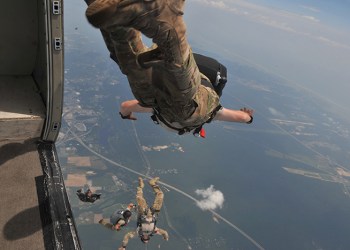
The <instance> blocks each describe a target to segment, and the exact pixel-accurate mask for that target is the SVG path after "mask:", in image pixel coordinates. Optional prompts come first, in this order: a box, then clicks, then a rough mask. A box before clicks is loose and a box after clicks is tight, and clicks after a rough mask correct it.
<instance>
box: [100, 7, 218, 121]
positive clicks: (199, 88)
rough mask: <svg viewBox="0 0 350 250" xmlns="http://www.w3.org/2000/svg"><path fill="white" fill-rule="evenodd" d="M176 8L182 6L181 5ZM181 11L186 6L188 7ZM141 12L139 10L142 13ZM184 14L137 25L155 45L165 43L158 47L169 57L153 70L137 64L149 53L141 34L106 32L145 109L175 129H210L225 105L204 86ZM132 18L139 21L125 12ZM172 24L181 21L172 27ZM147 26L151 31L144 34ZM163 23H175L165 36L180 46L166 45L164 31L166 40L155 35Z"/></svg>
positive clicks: (121, 29)
mask: <svg viewBox="0 0 350 250" xmlns="http://www.w3.org/2000/svg"><path fill="white" fill-rule="evenodd" d="M176 3H177V4H180V2H176ZM174 4H175V2H174ZM180 5H181V6H182V5H183V3H181V4H180ZM137 6H138V5H137ZM140 6H142V5H140ZM140 6H138V7H137V8H141V7H140ZM135 8H136V7H135ZM180 9H182V7H181V8H179V10H178V11H174V10H173V7H171V8H164V9H162V10H161V11H160V14H159V15H160V16H163V17H162V18H163V19H164V20H163V19H161V20H160V21H159V22H158V21H157V19H156V18H155V17H152V15H149V17H144V18H143V19H140V23H138V24H137V25H136V24H134V25H135V27H138V25H139V26H140V29H141V30H143V31H145V32H146V33H150V34H146V35H148V36H149V37H152V38H153V41H155V42H158V41H159V44H156V45H157V46H158V47H159V48H160V50H161V51H162V53H163V52H164V56H165V58H164V60H161V61H160V62H159V63H156V64H153V66H152V67H151V68H148V69H144V68H141V67H140V65H138V63H137V55H138V54H141V53H143V52H145V51H147V50H149V48H147V47H146V46H145V45H144V43H143V42H142V37H141V32H140V31H139V30H137V29H136V28H132V27H127V26H121V25H111V26H109V27H108V30H107V28H106V29H105V30H104V29H103V28H101V32H102V35H103V37H104V40H105V43H106V45H107V48H108V50H109V52H110V55H111V57H112V58H113V59H115V61H116V62H117V63H118V65H119V67H120V69H121V71H122V73H123V74H125V75H126V76H127V78H128V81H129V84H130V88H131V91H132V93H133V94H134V96H135V98H136V99H137V100H138V101H139V103H140V105H141V106H143V107H151V108H156V109H157V110H158V111H159V113H160V115H161V116H162V117H163V118H164V119H166V120H167V121H168V122H169V123H178V124H180V126H182V127H193V126H197V125H201V124H203V123H205V122H206V121H207V120H208V119H209V118H210V116H211V114H212V112H213V111H214V109H215V108H216V107H217V106H218V105H219V97H218V95H217V94H216V93H215V91H214V90H213V89H211V88H209V87H205V86H203V85H201V74H200V72H199V69H198V67H197V64H196V62H195V60H194V57H193V54H192V52H191V49H190V46H189V44H188V42H187V39H186V35H185V33H186V26H185V23H184V21H183V18H182V14H181V11H180ZM162 12H164V13H162ZM127 13H129V14H130V13H131V14H134V15H136V14H135V13H133V12H132V11H131V12H126V11H125V12H122V11H121V13H120V15H123V14H125V15H126V16H125V18H126V19H128V18H127V17H128V15H127ZM149 13H151V11H150V12H149ZM147 14H148V12H145V16H147ZM114 18H117V17H114ZM120 18H121V17H120ZM120 18H119V19H120ZM147 18H148V19H147ZM172 18H173V19H172ZM117 19H118V18H117ZM119 19H118V22H119V23H122V21H121V20H122V19H121V20H119ZM130 19H131V18H130ZM171 20H176V21H175V23H172V21H171ZM148 21H149V22H148ZM116 23H117V22H116ZM147 23H148V25H149V27H148V26H147V27H148V28H143V27H144V26H145V25H146V24H147ZM163 23H172V24H171V25H173V26H171V25H170V26H171V27H174V28H172V29H171V28H169V29H170V31H168V32H169V33H167V32H165V33H166V34H170V35H172V37H176V39H175V40H170V41H168V40H166V39H165V38H164V37H166V34H165V33H164V34H165V35H164V34H163V33H161V31H159V32H160V33H161V35H160V37H157V35H154V34H153V33H154V32H155V31H157V27H158V26H157V25H161V24H163ZM141 24H142V25H141ZM124 25H126V24H124ZM152 25H153V26H154V27H153V26H152ZM170 26H169V27H170ZM160 29H161V28H160ZM164 29H167V27H165V28H164ZM152 32H153V33H152ZM151 34H152V35H151ZM162 34H163V35H162ZM178 47H180V49H178ZM179 53H180V54H179ZM173 57H174V58H175V59H173ZM169 61H170V62H169Z"/></svg>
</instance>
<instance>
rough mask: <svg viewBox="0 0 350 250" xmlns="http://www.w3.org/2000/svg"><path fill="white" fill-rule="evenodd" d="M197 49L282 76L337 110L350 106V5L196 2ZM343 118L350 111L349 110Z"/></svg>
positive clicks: (192, 7) (189, 16)
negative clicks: (213, 52) (329, 103)
mask: <svg viewBox="0 0 350 250" xmlns="http://www.w3.org/2000/svg"><path fill="white" fill-rule="evenodd" d="M186 4H187V6H186V9H185V19H186V21H187V26H188V36H189V40H190V41H194V44H193V47H196V46H198V47H199V48H201V49H204V50H207V51H212V50H215V52H216V53H217V54H219V55H222V56H225V57H230V59H235V60H238V61H241V62H246V63H248V64H251V65H255V66H256V67H258V68H262V69H264V70H266V71H268V72H270V73H272V74H275V75H278V76H281V77H283V78H285V79H286V80H288V81H289V82H290V84H294V85H297V86H301V87H305V88H306V89H308V90H310V91H311V92H313V93H314V94H315V95H318V96H319V97H321V98H323V99H325V100H328V101H329V102H331V103H333V104H334V108H336V109H344V108H343V107H348V106H350V101H349V97H348V93H350V70H349V65H350V25H349V24H350V3H349V1H322V0H321V1H320V0H319V1H316V0H309V1H300V0H296V1H286V0H278V1H277V0H262V1H257V0H251V1H245V0H220V1H218V0H191V1H187V2H186ZM344 112H348V114H349V115H350V111H348V110H347V108H346V109H344Z"/></svg>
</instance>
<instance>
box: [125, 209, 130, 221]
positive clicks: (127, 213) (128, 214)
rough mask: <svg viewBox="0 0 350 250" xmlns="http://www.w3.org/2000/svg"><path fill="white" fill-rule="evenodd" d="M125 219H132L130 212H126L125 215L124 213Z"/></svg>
mask: <svg viewBox="0 0 350 250" xmlns="http://www.w3.org/2000/svg"><path fill="white" fill-rule="evenodd" d="M123 217H124V219H128V218H130V217H131V212H130V211H129V210H126V211H125V212H124V213H123Z"/></svg>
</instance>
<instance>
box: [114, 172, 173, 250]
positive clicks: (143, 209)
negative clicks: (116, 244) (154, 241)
mask: <svg viewBox="0 0 350 250" xmlns="http://www.w3.org/2000/svg"><path fill="white" fill-rule="evenodd" d="M158 180H159V177H156V178H153V179H152V180H150V181H149V184H150V185H151V187H152V188H153V191H154V193H155V196H156V197H155V199H154V202H153V205H152V206H151V207H148V205H147V202H146V200H145V198H144V197H143V188H144V183H143V180H142V178H141V177H139V186H138V187H137V192H136V201H137V211H138V215H137V229H136V231H131V232H128V233H127V234H126V235H125V236H124V239H123V243H122V246H121V247H120V248H119V250H123V249H126V245H127V244H128V242H129V240H130V239H132V238H134V237H135V236H136V235H138V236H139V237H140V239H141V241H142V242H143V243H148V242H149V240H150V239H151V237H152V236H153V235H155V234H158V235H162V236H163V239H164V240H168V239H169V236H168V233H167V231H165V230H163V229H161V228H158V227H157V226H156V222H157V217H158V214H159V212H160V209H161V208H162V205H163V199H164V194H163V192H162V190H161V189H160V188H159V186H158V185H157V182H158Z"/></svg>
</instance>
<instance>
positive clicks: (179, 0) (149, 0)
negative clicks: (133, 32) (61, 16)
mask: <svg viewBox="0 0 350 250" xmlns="http://www.w3.org/2000/svg"><path fill="white" fill-rule="evenodd" d="M183 6H184V0H96V1H94V2H93V3H91V4H90V5H89V7H88V8H87V10H86V17H87V19H88V21H89V22H90V23H91V24H92V25H93V26H94V27H96V28H105V29H107V30H108V28H110V27H113V26H127V27H132V28H135V29H137V30H139V31H141V32H142V33H143V34H144V35H146V36H147V37H149V38H152V40H153V42H154V43H156V44H157V45H158V47H159V49H160V51H161V52H162V53H163V54H164V58H165V63H166V64H169V65H175V66H176V67H179V66H181V65H183V63H184V62H185V61H186V60H187V58H188V56H189V45H188V42H187V39H186V36H185V32H186V26H185V23H184V21H183V18H182V15H183V12H182V9H183Z"/></svg>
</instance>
